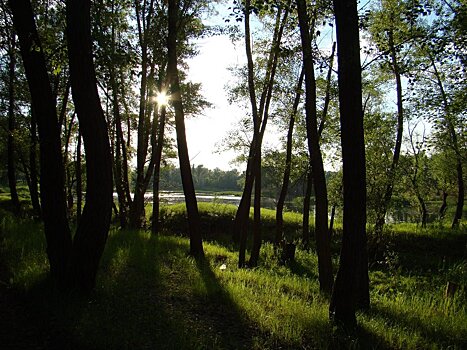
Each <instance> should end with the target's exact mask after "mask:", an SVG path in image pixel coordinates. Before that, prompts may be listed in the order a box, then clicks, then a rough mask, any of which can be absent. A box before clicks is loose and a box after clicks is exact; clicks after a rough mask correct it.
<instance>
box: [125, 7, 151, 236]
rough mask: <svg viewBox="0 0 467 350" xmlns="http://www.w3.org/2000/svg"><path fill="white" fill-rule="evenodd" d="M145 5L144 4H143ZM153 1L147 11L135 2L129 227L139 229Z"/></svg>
mask: <svg viewBox="0 0 467 350" xmlns="http://www.w3.org/2000/svg"><path fill="white" fill-rule="evenodd" d="M145 3H146V2H145ZM153 3H154V0H150V5H149V11H148V13H146V8H145V7H143V8H142V9H141V8H140V5H139V1H138V0H135V10H136V22H137V26H138V35H139V43H140V46H141V84H140V98H139V115H138V142H137V143H138V145H137V147H138V148H137V150H136V183H135V188H134V196H133V202H132V205H131V212H130V226H131V227H132V228H141V227H142V225H143V223H144V219H145V217H144V214H145V213H144V193H145V190H146V189H145V188H144V179H145V175H144V166H145V163H146V156H147V153H148V137H147V132H148V131H147V124H148V123H147V120H146V119H147V118H146V116H147V102H148V98H147V88H148V86H147V83H148V68H149V62H148V60H149V57H148V35H149V30H150V27H151V20H152V14H153V7H154V6H153Z"/></svg>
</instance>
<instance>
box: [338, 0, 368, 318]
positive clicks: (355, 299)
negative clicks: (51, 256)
mask: <svg viewBox="0 0 467 350" xmlns="http://www.w3.org/2000/svg"><path fill="white" fill-rule="evenodd" d="M334 13H335V17H336V32H337V50H338V67H339V74H338V84H339V105H340V107H339V108H340V120H341V142H342V159H343V185H344V219H343V220H344V222H343V237H342V249H341V257H340V263H339V270H338V272H337V276H336V281H335V283H334V288H333V292H332V297H331V303H330V306H329V314H330V317H331V318H332V319H334V321H336V322H337V323H343V324H344V325H347V326H351V325H354V324H355V323H356V318H355V310H356V309H357V308H358V307H359V306H360V307H368V306H369V302H370V297H369V280H368V254H367V250H366V183H365V182H366V181H365V144H364V136H363V112H362V84H361V66H360V47H359V32H358V28H359V27H358V12H357V1H346V0H334Z"/></svg>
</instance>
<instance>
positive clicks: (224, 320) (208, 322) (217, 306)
mask: <svg viewBox="0 0 467 350" xmlns="http://www.w3.org/2000/svg"><path fill="white" fill-rule="evenodd" d="M196 265H197V268H198V271H199V273H200V276H201V278H202V280H203V283H204V286H205V287H206V291H207V294H206V298H207V299H206V300H205V302H202V303H200V304H198V305H196V306H195V309H197V312H199V315H200V321H202V323H203V324H204V326H205V327H207V328H208V329H209V330H210V331H211V332H212V333H214V335H215V339H216V342H215V344H214V345H215V347H214V348H216V349H251V348H252V338H253V337H254V335H255V333H257V330H255V327H254V325H253V323H251V322H250V321H248V319H247V316H246V314H245V313H244V312H242V310H241V309H240V308H239V307H238V305H237V304H236V303H235V302H234V301H233V300H232V298H231V297H230V295H229V293H228V292H227V291H226V290H225V289H224V287H223V286H222V285H221V284H220V283H219V281H218V279H217V277H216V275H215V274H214V272H213V270H212V268H211V266H210V264H209V262H208V261H206V260H202V259H200V260H197V261H196Z"/></svg>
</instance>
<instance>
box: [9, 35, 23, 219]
mask: <svg viewBox="0 0 467 350" xmlns="http://www.w3.org/2000/svg"><path fill="white" fill-rule="evenodd" d="M15 51H16V34H15V33H14V31H13V30H11V33H10V38H9V40H8V56H9V58H10V62H9V68H8V72H9V74H8V75H9V81H8V146H7V148H8V186H9V187H10V197H11V203H12V204H13V208H14V210H15V212H16V213H19V210H20V203H19V198H18V191H17V189H16V164H15V163H16V161H15V136H14V135H15V129H16V125H15V124H16V123H15V66H16V52H15Z"/></svg>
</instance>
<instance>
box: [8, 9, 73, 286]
mask: <svg viewBox="0 0 467 350" xmlns="http://www.w3.org/2000/svg"><path fill="white" fill-rule="evenodd" d="M9 5H10V7H11V10H12V13H13V22H14V26H15V28H16V32H17V34H18V38H19V43H20V48H21V56H22V58H23V64H24V69H25V71H26V77H27V80H28V85H29V90H30V93H31V100H32V108H33V110H34V113H35V114H36V116H37V123H38V126H39V138H40V169H41V177H40V186H41V192H40V195H41V203H42V216H43V219H44V232H45V236H46V240H47V256H48V258H49V263H50V274H51V277H52V278H53V279H54V280H55V281H57V282H58V283H59V284H61V285H63V282H64V280H65V278H66V275H67V266H68V257H69V254H70V251H71V246H72V242H71V234H70V229H69V227H68V221H67V218H66V202H65V183H64V177H63V163H62V162H63V158H62V154H61V145H60V129H59V124H58V122H57V111H56V108H55V102H54V97H53V93H52V89H51V85H50V80H49V76H48V74H47V67H46V63H45V59H44V53H43V50H42V47H41V42H40V39H39V36H38V34H37V29H36V25H35V22H34V13H33V11H32V6H31V3H30V1H29V0H9Z"/></svg>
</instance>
